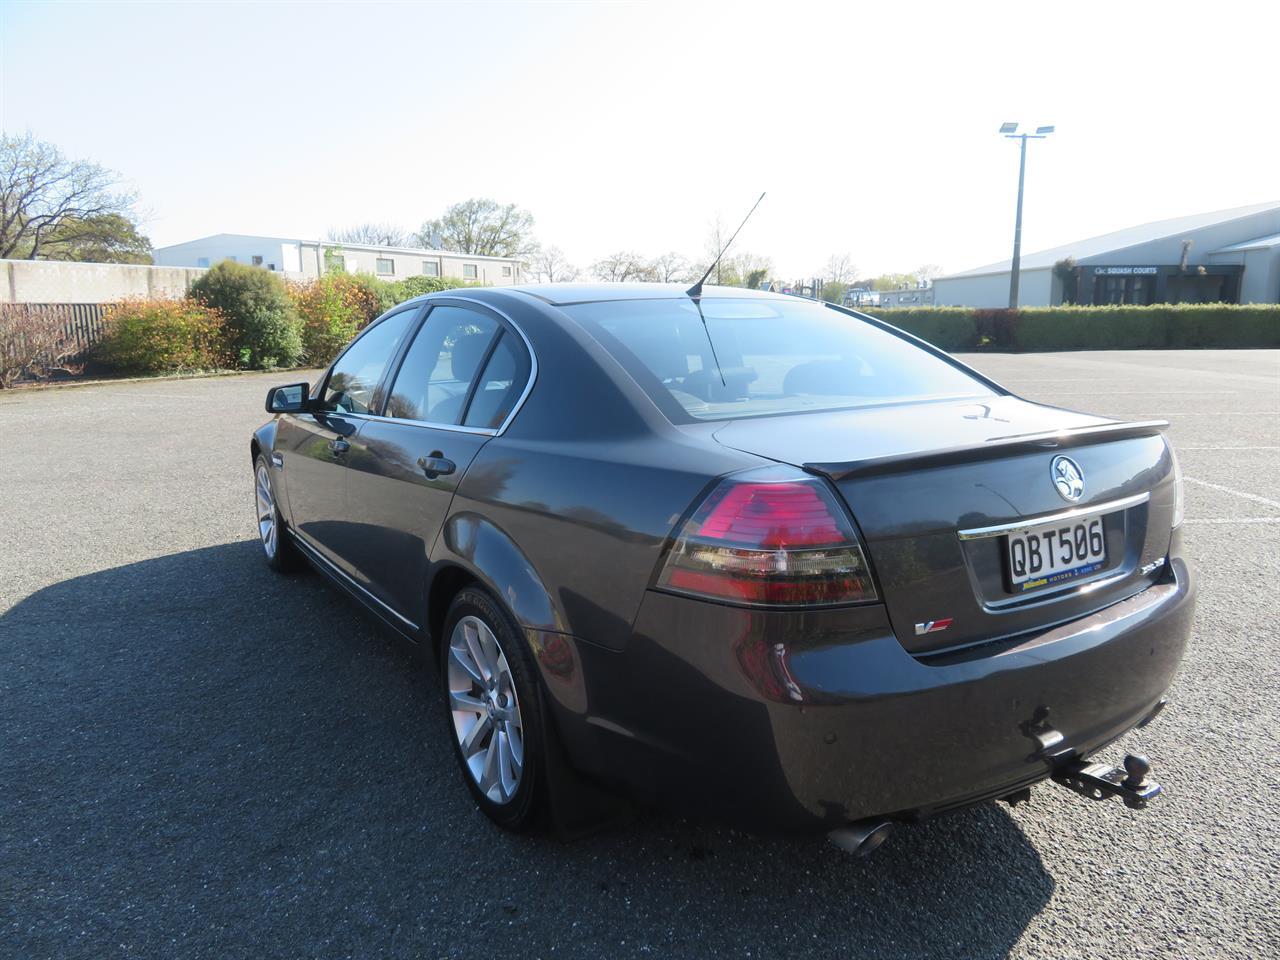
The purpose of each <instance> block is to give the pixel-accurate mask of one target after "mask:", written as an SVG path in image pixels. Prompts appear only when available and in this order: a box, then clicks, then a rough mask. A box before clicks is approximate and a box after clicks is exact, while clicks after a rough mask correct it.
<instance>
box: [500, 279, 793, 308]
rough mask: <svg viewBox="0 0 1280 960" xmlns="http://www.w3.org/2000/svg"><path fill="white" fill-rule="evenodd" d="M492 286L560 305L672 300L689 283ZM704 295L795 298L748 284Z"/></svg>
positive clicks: (681, 294) (686, 290)
mask: <svg viewBox="0 0 1280 960" xmlns="http://www.w3.org/2000/svg"><path fill="white" fill-rule="evenodd" d="M490 289H494V290H502V291H514V292H517V293H523V294H527V295H528V296H531V297H537V298H538V299H539V300H542V301H543V302H544V303H549V304H552V305H553V306H557V307H561V306H566V305H567V304H571V303H596V302H598V301H601V300H673V299H677V298H680V297H687V296H688V295H689V285H688V284H685V283H536V284H521V285H519V286H512V287H492V288H490ZM702 296H703V298H704V299H727V298H732V299H741V298H744V297H751V298H753V299H763V300H781V299H793V298H790V297H786V295H785V294H780V293H769V292H766V291H764V290H749V289H747V288H746V287H715V286H706V287H703V288H702Z"/></svg>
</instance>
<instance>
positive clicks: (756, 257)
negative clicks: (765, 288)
mask: <svg viewBox="0 0 1280 960" xmlns="http://www.w3.org/2000/svg"><path fill="white" fill-rule="evenodd" d="M733 265H734V267H735V269H736V270H737V272H738V276H739V277H741V278H742V284H743V286H747V287H755V286H756V285H758V284H759V282H760V281H761V280H767V279H768V278H769V274H771V273H773V259H772V258H771V257H766V256H763V255H761V254H758V253H749V252H747V251H743V252H742V253H740V254H738V255H737V256H736V257H734V258H733Z"/></svg>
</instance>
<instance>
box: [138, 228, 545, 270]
mask: <svg viewBox="0 0 1280 960" xmlns="http://www.w3.org/2000/svg"><path fill="white" fill-rule="evenodd" d="M222 237H237V238H239V239H242V240H279V241H282V242H284V243H296V244H298V245H299V246H300V247H317V246H319V247H333V248H335V249H342V250H366V251H370V252H374V253H405V254H412V255H414V256H424V255H427V256H439V257H457V258H458V259H462V260H493V261H495V262H501V263H523V262H524V260H523V259H522V258H521V257H491V256H486V255H484V254H480V253H458V252H457V251H455V250H437V249H435V248H433V247H386V246H382V245H380V244H376V243H347V242H345V241H342V240H305V239H302V238H301V237H283V236H270V235H267V234H258V233H211V234H208V235H207V236H203V237H195V238H193V239H191V240H183V241H182V242H180V243H166V244H165V245H164V246H163V247H156V250H168V249H169V248H170V247H185V246H187V245H188V244H191V243H203V242H205V241H207V240H218V239H221V238H222Z"/></svg>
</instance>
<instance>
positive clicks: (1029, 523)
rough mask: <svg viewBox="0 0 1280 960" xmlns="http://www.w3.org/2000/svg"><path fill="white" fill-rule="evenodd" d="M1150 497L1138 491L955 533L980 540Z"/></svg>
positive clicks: (1110, 510) (1132, 504)
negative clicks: (1130, 494) (1131, 494)
mask: <svg viewBox="0 0 1280 960" xmlns="http://www.w3.org/2000/svg"><path fill="white" fill-rule="evenodd" d="M1150 499H1151V494H1150V492H1146V493H1139V494H1135V495H1134V496H1132V497H1124V498H1122V499H1120V500H1110V501H1108V502H1107V503H1095V504H1091V505H1089V506H1087V507H1077V508H1075V509H1073V510H1062V511H1060V512H1059V513H1046V514H1044V515H1043V516H1039V517H1026V518H1024V519H1022V520H1015V521H1014V522H1012V523H1000V524H996V525H995V526H991V527H972V528H970V529H968V530H959V531H957V533H958V534H959V536H960V539H961V540H981V539H983V538H985V537H998V536H1001V535H1003V534H1006V533H1009V532H1010V531H1012V530H1026V529H1028V528H1030V527H1038V526H1040V525H1041V524H1046V523H1059V522H1061V521H1063V520H1075V519H1077V518H1079V517H1088V516H1092V515H1093V514H1098V513H1114V512H1115V511H1117V510H1125V509H1127V508H1129V507H1136V506H1137V505H1138V504H1140V503H1146V502H1147V501H1148V500H1150Z"/></svg>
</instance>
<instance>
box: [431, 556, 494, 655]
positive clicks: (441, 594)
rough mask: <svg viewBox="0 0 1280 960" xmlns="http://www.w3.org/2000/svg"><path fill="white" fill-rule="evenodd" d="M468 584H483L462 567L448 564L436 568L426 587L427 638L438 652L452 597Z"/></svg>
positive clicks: (432, 647)
mask: <svg viewBox="0 0 1280 960" xmlns="http://www.w3.org/2000/svg"><path fill="white" fill-rule="evenodd" d="M470 586H483V584H482V583H481V581H480V579H479V578H478V577H477V576H476V575H475V574H474V573H472V572H471V571H470V570H467V569H466V568H464V567H461V566H458V565H456V564H448V565H446V566H444V567H443V568H441V569H440V570H438V571H437V572H436V573H435V574H434V575H433V576H432V578H431V583H430V584H429V585H428V587H427V610H426V614H427V615H426V620H425V621H424V622H425V624H426V627H427V640H428V641H429V643H430V646H431V649H432V650H433V651H436V652H437V653H438V652H439V649H440V644H441V642H442V640H443V636H444V622H445V620H446V619H447V618H448V616H449V606H450V604H452V603H453V598H454V597H456V596H457V595H458V594H459V593H461V592H462V591H463V590H465V589H466V588H467V587H470Z"/></svg>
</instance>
